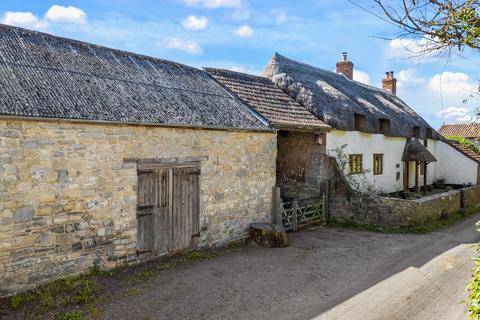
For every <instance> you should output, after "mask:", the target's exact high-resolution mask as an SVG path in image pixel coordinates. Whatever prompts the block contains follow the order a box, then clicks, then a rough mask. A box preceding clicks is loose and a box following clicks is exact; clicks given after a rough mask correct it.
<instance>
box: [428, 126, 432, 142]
mask: <svg viewBox="0 0 480 320" xmlns="http://www.w3.org/2000/svg"><path fill="white" fill-rule="evenodd" d="M427 139H433V131H432V128H427Z"/></svg>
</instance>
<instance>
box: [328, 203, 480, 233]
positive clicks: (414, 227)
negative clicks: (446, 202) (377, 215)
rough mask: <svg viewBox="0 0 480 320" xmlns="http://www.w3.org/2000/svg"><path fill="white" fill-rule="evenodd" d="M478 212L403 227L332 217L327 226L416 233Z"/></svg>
mask: <svg viewBox="0 0 480 320" xmlns="http://www.w3.org/2000/svg"><path fill="white" fill-rule="evenodd" d="M475 212H478V209H476V208H468V209H462V210H459V211H457V212H454V213H450V214H443V213H442V216H441V217H440V218H439V219H435V220H430V221H426V222H425V223H423V224H417V225H409V226H401V227H380V226H377V225H374V224H357V223H355V222H353V221H351V220H347V221H345V222H340V221H336V220H334V219H331V220H330V221H329V222H328V224H327V226H331V227H340V228H347V229H353V230H359V231H371V232H381V233H392V234H394V233H399V234H402V233H414V234H423V233H430V232H433V231H436V230H439V229H442V228H445V227H447V226H449V225H452V224H454V223H456V222H458V221H460V220H462V219H463V218H465V217H467V216H468V215H470V214H473V213H475Z"/></svg>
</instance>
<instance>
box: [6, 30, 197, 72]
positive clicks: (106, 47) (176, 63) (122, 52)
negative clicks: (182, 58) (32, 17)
mask: <svg viewBox="0 0 480 320" xmlns="http://www.w3.org/2000/svg"><path fill="white" fill-rule="evenodd" d="M2 28H4V29H11V30H14V31H21V32H23V33H30V34H35V35H40V36H45V37H50V38H54V39H59V40H62V41H68V42H72V43H75V44H79V45H82V46H87V47H95V48H98V49H102V50H108V51H113V52H117V53H121V54H125V55H130V56H135V57H140V58H147V59H151V60H156V61H161V62H163V63H168V64H171V65H174V66H179V67H184V68H189V69H192V70H197V71H201V70H200V69H198V68H195V67H192V66H189V65H186V64H183V63H179V62H176V61H172V60H166V59H162V58H158V57H154V56H150V55H147V54H141V53H137V52H133V51H128V50H121V49H117V48H113V47H108V46H103V45H99V44H95V43H91V42H86V41H82V40H77V39H73V38H67V37H62V36H57V35H54V34H51V33H48V32H43V31H37V30H32V29H27V28H22V27H17V26H12V25H8V24H4V23H0V29H2Z"/></svg>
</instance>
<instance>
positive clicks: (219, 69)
mask: <svg viewBox="0 0 480 320" xmlns="http://www.w3.org/2000/svg"><path fill="white" fill-rule="evenodd" d="M202 69H204V70H205V71H207V72H208V71H209V70H211V71H223V72H229V73H233V74H238V75H241V76H248V77H252V78H260V79H264V80H267V81H270V82H271V80H270V79H269V78H267V77H264V76H259V75H256V74H251V73H245V72H240V71H233V70H230V69H224V68H211V67H202ZM272 84H274V83H273V82H272Z"/></svg>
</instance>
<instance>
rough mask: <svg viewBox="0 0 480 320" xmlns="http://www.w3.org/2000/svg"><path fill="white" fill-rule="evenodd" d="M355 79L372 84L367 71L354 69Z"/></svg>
mask: <svg viewBox="0 0 480 320" xmlns="http://www.w3.org/2000/svg"><path fill="white" fill-rule="evenodd" d="M353 80H355V81H358V82H361V83H365V84H370V76H369V75H368V74H367V73H366V72H364V71H361V70H357V69H353Z"/></svg>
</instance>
